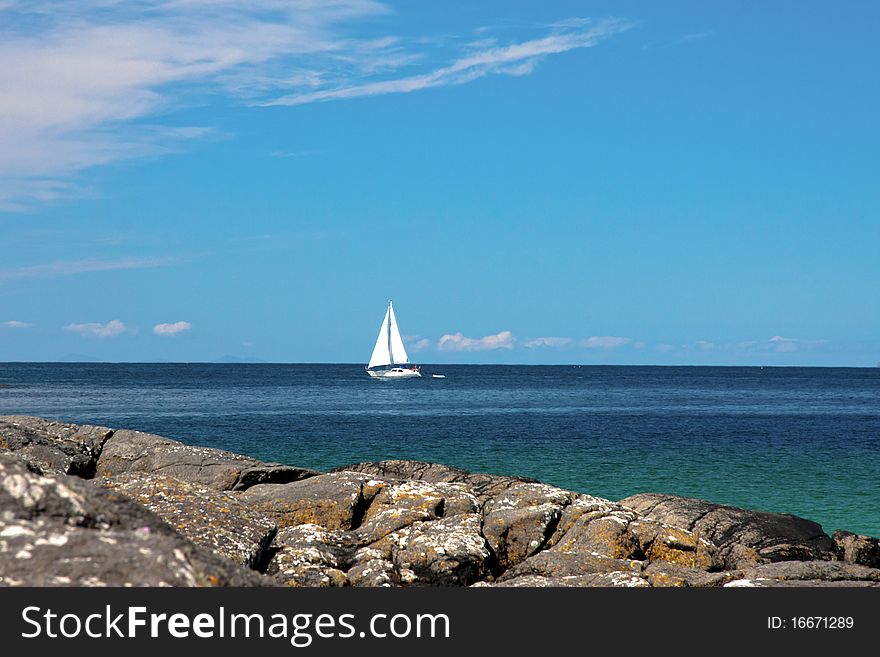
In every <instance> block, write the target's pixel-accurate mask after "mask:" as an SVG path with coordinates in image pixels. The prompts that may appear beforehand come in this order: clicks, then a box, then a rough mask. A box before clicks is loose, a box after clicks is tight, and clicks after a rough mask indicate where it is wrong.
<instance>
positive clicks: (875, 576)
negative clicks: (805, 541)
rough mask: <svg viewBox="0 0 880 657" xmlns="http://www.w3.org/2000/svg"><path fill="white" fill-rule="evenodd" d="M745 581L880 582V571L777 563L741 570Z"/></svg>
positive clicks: (817, 563) (850, 566) (814, 563)
mask: <svg viewBox="0 0 880 657" xmlns="http://www.w3.org/2000/svg"><path fill="white" fill-rule="evenodd" d="M742 572H743V577H744V578H745V579H751V580H756V579H761V580H765V579H766V580H804V581H820V582H842V581H846V582H858V581H866V582H880V569H877V568H869V567H867V566H860V565H858V564H853V563H844V562H842V561H777V562H771V563H763V564H757V565H752V566H748V567H745V568H743V569H742Z"/></svg>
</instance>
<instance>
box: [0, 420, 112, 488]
mask: <svg viewBox="0 0 880 657" xmlns="http://www.w3.org/2000/svg"><path fill="white" fill-rule="evenodd" d="M112 434H113V430H112V429H108V428H107V427H98V426H92V425H83V426H80V425H76V424H68V423H64V422H54V421H52V420H46V419H43V418H39V417H28V416H23V415H6V416H0V450H4V451H8V452H13V453H15V455H16V456H18V457H19V458H21V459H23V460H25V461H27V462H28V463H30V464H31V465H32V466H34V467H36V468H38V469H39V470H40V471H41V472H43V473H47V474H51V473H60V474H72V475H77V476H79V477H84V478H87V479H88V478H91V477H93V476H94V474H95V467H96V464H97V462H98V456H99V454H100V453H101V449H102V447H103V445H104V443H105V442H106V440H107V439H108V438H109V437H110V436H111V435H112Z"/></svg>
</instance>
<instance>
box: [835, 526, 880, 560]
mask: <svg viewBox="0 0 880 657" xmlns="http://www.w3.org/2000/svg"><path fill="white" fill-rule="evenodd" d="M832 540H833V541H834V548H835V552H836V553H837V556H838V557H839V558H840V559H841V560H842V561H846V562H847V563H855V564H859V565H861V566H870V567H871V568H880V539H876V538H872V537H871V536H862V535H860V534H853V533H852V532H845V531H840V530H838V531H836V532H834V534H833V535H832Z"/></svg>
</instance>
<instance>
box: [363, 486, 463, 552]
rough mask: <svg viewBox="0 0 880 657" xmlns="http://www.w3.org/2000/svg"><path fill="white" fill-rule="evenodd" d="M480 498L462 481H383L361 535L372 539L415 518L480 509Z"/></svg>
mask: <svg viewBox="0 0 880 657" xmlns="http://www.w3.org/2000/svg"><path fill="white" fill-rule="evenodd" d="M478 508H479V506H478V504H477V500H476V498H475V497H474V496H473V495H472V494H471V493H469V492H468V490H467V487H466V486H464V485H462V484H452V483H428V482H425V481H404V482H393V483H385V482H383V483H382V488H381V490H380V491H379V493H378V494H377V495H376V496H375V497H374V498H373V499H372V500H371V501H370V503H369V508H368V509H367V511H366V513H365V515H364V518H363V524H362V525H361V526H360V527H359V528H358V536H359V538H360V541H361V542H362V543H363V544H367V543H372V542H374V541H377V540H379V539H380V538H382V537H383V536H387V535H388V534H390V533H391V532H394V531H397V530H398V529H402V528H404V527H408V526H409V525H411V524H413V523H414V522H419V521H426V520H435V519H437V518H439V517H441V516H442V517H452V516H456V515H459V514H463V513H476V512H477V510H478Z"/></svg>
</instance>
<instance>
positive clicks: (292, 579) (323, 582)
mask: <svg viewBox="0 0 880 657" xmlns="http://www.w3.org/2000/svg"><path fill="white" fill-rule="evenodd" d="M356 547H357V545H356V544H355V543H354V540H353V538H352V537H351V535H350V532H345V531H340V530H328V529H324V528H323V527H320V526H318V525H314V524H308V523H307V524H302V525H297V526H296V527H286V528H284V529H282V530H280V531H279V532H278V535H277V536H276V537H275V541H274V544H273V550H274V552H275V555H274V558H273V559H272V561H271V562H270V564H269V569H268V570H267V574H268V575H270V576H272V577H275V578H276V579H277V580H279V581H280V582H281V583H282V584H284V585H286V586H310V587H312V586H317V587H329V586H346V585H347V584H348V577H347V575H346V573H345V572H344V570H343V569H346V570H347V569H348V568H349V566H350V563H351V560H352V555H353V553H354V550H355V549H356Z"/></svg>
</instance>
